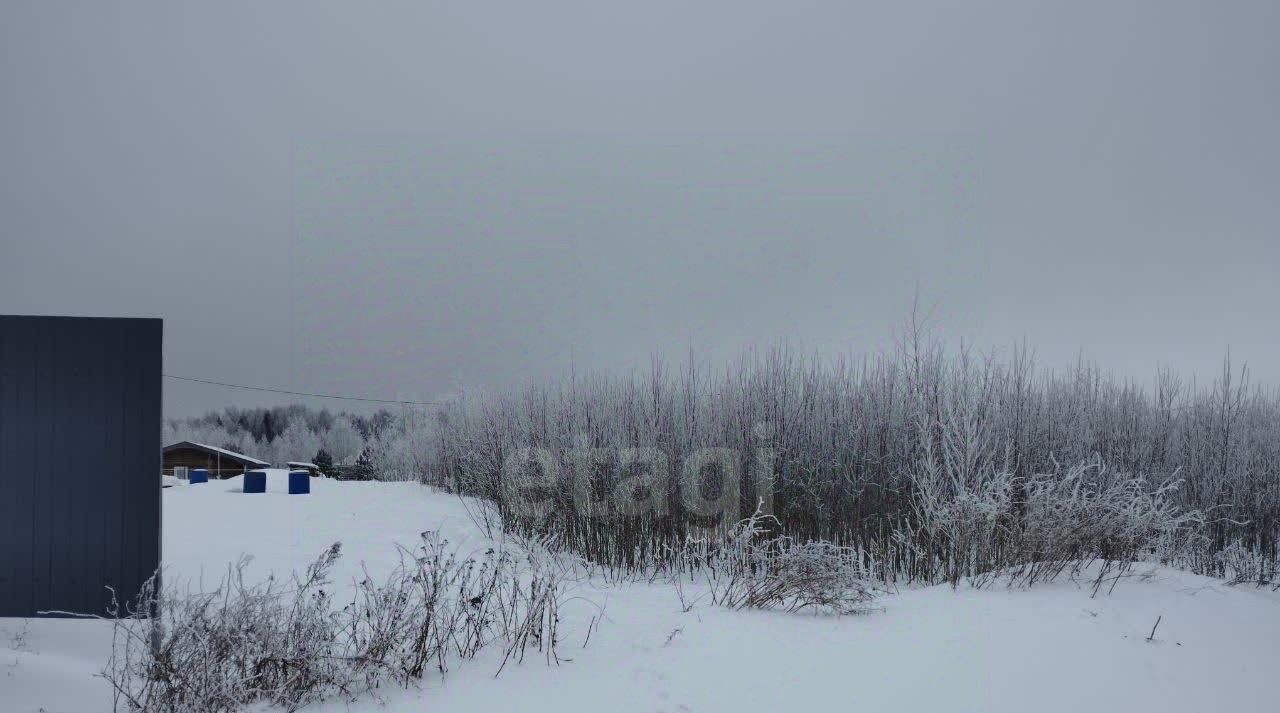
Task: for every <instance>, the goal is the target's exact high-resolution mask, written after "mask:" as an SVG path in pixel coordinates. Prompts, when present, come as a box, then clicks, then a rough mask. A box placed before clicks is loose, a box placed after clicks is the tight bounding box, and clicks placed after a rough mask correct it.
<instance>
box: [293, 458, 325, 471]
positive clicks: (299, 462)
mask: <svg viewBox="0 0 1280 713" xmlns="http://www.w3.org/2000/svg"><path fill="white" fill-rule="evenodd" d="M285 465H297V466H302V467H303V468H315V469H317V470H318V469H319V468H320V466H318V465H316V464H315V463H308V462H306V461H302V460H291V461H289V462H288V463H285Z"/></svg>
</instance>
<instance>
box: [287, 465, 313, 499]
mask: <svg viewBox="0 0 1280 713" xmlns="http://www.w3.org/2000/svg"><path fill="white" fill-rule="evenodd" d="M310 492H311V474H310V473H308V472H307V471H305V470H291V471H289V494H290V495H306V494H307V493H310Z"/></svg>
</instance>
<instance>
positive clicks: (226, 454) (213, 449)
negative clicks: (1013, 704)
mask: <svg viewBox="0 0 1280 713" xmlns="http://www.w3.org/2000/svg"><path fill="white" fill-rule="evenodd" d="M178 448H195V449H196V450H201V451H205V452H208V453H212V454H216V455H220V456H222V457H223V458H230V459H231V460H234V461H239V462H241V463H244V464H245V465H254V466H258V467H261V468H266V467H268V466H270V465H271V464H270V463H268V462H266V461H265V460H258V459H257V458H254V457H252V456H247V455H245V454H243V453H236V452H235V451H229V450H227V449H226V448H218V447H217V446H210V445H207V444H204V443H196V442H195V441H178V442H177V443H171V444H169V445H167V446H165V447H164V452H165V453H168V452H169V451H172V450H175V449H178Z"/></svg>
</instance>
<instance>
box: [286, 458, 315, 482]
mask: <svg viewBox="0 0 1280 713" xmlns="http://www.w3.org/2000/svg"><path fill="white" fill-rule="evenodd" d="M285 465H287V466H289V470H305V471H307V472H308V473H310V474H311V477H312V478H315V477H318V476H321V475H324V474H323V473H321V472H320V466H318V465H316V464H315V463H305V462H303V461H299V460H291V461H289V462H288V463H286V464H285Z"/></svg>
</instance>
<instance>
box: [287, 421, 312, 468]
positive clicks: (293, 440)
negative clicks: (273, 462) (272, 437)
mask: <svg viewBox="0 0 1280 713" xmlns="http://www.w3.org/2000/svg"><path fill="white" fill-rule="evenodd" d="M276 443H278V444H280V446H279V448H280V450H279V454H280V457H281V459H282V460H283V461H309V460H311V458H312V457H313V456H315V454H316V451H318V450H320V437H319V436H317V435H316V434H314V433H312V432H311V429H309V428H307V427H306V425H305V424H304V423H302V422H294V423H291V424H289V427H288V428H286V429H285V430H284V433H281V434H280V437H279V438H277V439H276Z"/></svg>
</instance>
